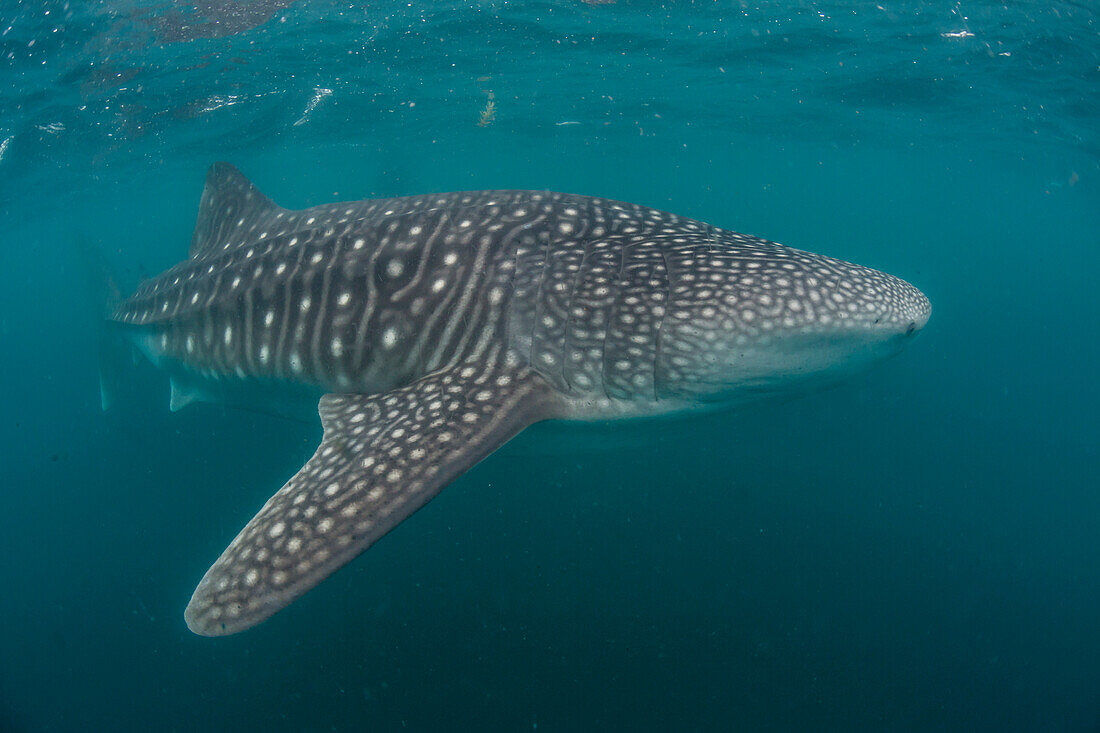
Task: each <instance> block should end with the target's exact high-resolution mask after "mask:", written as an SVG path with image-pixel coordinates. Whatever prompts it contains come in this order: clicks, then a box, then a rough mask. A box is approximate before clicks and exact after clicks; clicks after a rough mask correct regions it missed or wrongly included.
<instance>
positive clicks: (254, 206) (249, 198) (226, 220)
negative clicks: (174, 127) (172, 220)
mask: <svg viewBox="0 0 1100 733" xmlns="http://www.w3.org/2000/svg"><path fill="white" fill-rule="evenodd" d="M282 211H285V209H283V208H282V207H280V206H278V205H276V204H275V202H273V201H272V200H271V199H269V198H268V197H267V196H264V195H263V194H262V193H261V192H260V189H258V188H256V187H255V186H254V185H253V184H252V182H251V181H249V180H248V179H247V178H245V177H244V174H243V173H241V172H240V171H239V170H237V169H236V168H235V167H234V166H232V165H230V164H229V163H215V164H214V165H212V166H210V170H209V171H207V173H206V187H205V188H203V190H202V201H201V202H199V217H198V221H196V222H195V233H194V235H192V237H191V249H190V251H189V252H188V254H189V255H190V256H191V257H194V256H195V255H198V254H200V253H202V252H205V251H207V250H212V249H229V248H231V247H232V246H234V245H237V244H241V243H242V242H244V241H246V240H247V239H250V238H249V237H247V236H245V235H247V234H249V233H251V231H252V228H253V227H256V226H258V225H260V224H261V223H264V222H266V220H267V219H268V218H269V217H272V216H274V215H276V214H278V213H279V212H282ZM238 233H239V235H238Z"/></svg>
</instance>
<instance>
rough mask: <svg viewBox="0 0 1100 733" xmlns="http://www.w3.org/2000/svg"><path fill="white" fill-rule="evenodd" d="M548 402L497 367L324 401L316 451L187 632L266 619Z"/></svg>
mask: <svg viewBox="0 0 1100 733" xmlns="http://www.w3.org/2000/svg"><path fill="white" fill-rule="evenodd" d="M552 395H553V392H552V390H550V389H549V388H548V387H547V385H546V383H545V382H544V381H543V380H542V379H541V378H540V377H538V376H537V375H535V374H533V373H532V372H530V371H529V370H528V369H527V368H526V367H523V366H515V365H512V364H510V363H509V362H508V361H507V360H506V359H504V358H500V359H497V360H494V361H493V362H491V363H484V362H480V363H464V364H460V365H458V366H455V367H453V368H451V369H449V370H447V371H441V372H437V373H434V374H431V375H429V376H427V377H424V378H423V379H421V380H420V381H418V382H415V383H413V384H411V385H409V386H407V387H403V388H400V389H396V390H393V391H391V392H386V393H383V394H378V395H370V396H367V395H358V394H329V395H325V396H324V397H322V398H321V403H320V413H321V423H322V425H323V427H324V438H323V439H322V441H321V445H320V446H319V447H318V448H317V452H316V453H314V454H313V457H312V458H311V459H310V460H309V461H308V462H307V463H306V464H305V465H304V466H303V467H302V469H301V470H300V471H298V473H297V474H295V475H294V477H293V478H291V479H290V481H288V482H287V484H286V485H285V486H284V487H283V488H282V489H280V490H279V492H278V493H277V494H275V495H274V496H273V497H271V499H269V500H268V502H267V503H266V504H265V505H264V507H263V508H262V509H261V510H260V512H259V513H258V514H257V515H256V516H255V517H253V518H252V520H251V521H250V522H249V523H248V525H247V526H245V528H244V529H243V530H242V531H241V533H240V534H239V535H237V537H236V539H234V540H233V542H232V543H231V544H230V545H229V547H228V548H226V550H225V552H224V553H222V556H221V557H220V558H218V561H217V562H215V563H214V565H213V566H212V567H211V568H210V570H208V571H207V573H206V575H205V576H204V577H203V579H202V581H201V582H200V583H199V585H198V587H197V588H196V589H195V593H194V595H193V596H192V597H191V602H190V604H188V606H187V610H186V612H185V614H184V615H185V618H186V620H187V625H188V626H189V627H190V629H191V630H192V631H194V632H195V633H197V634H202V635H205V636H219V635H223V634H232V633H235V632H237V631H241V630H243V629H246V628H249V627H250V626H253V625H255V624H257V623H259V622H260V621H263V620H264V619H266V618H267V617H268V616H270V615H271V614H273V613H275V612H276V611H278V610H279V609H281V608H283V607H284V606H286V605H288V604H289V603H291V602H292V601H293V600H295V599H296V598H298V597H299V596H300V595H302V594H303V593H305V592H306V591H307V590H309V589H310V588H312V587H313V586H314V585H316V584H317V583H319V582H320V581H321V580H323V579H324V578H325V577H326V576H328V575H329V574H330V573H332V572H333V571H335V570H336V569H338V568H339V567H341V566H342V565H344V564H345V563H346V562H348V561H349V560H351V559H352V558H354V557H355V556H356V555H358V554H359V553H360V552H362V551H363V550H365V549H367V548H368V547H370V545H371V544H373V543H374V542H375V541H376V540H377V539H378V538H379V537H381V536H382V535H384V534H385V533H386V532H388V531H390V530H391V529H393V528H394V527H395V526H397V524H398V523H400V522H401V521H402V520H404V519H405V518H406V517H408V516H409V515H410V514H412V513H413V512H415V511H416V510H417V509H419V508H420V507H422V506H424V504H426V503H427V502H428V500H430V499H431V498H432V497H433V496H435V495H436V494H437V493H439V491H440V490H441V489H442V488H443V487H444V486H445V485H447V483H449V482H450V481H451V480H452V479H454V478H455V477H456V476H458V475H459V474H461V473H463V472H464V471H466V470H467V469H469V468H470V467H471V466H473V465H474V464H475V463H477V462H478V461H480V460H481V459H482V458H484V457H485V456H487V455H489V454H490V453H492V452H493V451H494V450H495V449H496V448H498V447H499V446H500V445H501V444H503V443H504V442H505V441H507V440H508V439H509V438H511V437H513V436H514V435H516V434H517V433H518V432H519V431H521V430H522V429H523V428H524V427H526V426H527V425H529V424H530V423H532V422H535V421H537V420H540V419H543V418H544V417H547V416H549V415H550V412H551V410H552V405H553V397H552Z"/></svg>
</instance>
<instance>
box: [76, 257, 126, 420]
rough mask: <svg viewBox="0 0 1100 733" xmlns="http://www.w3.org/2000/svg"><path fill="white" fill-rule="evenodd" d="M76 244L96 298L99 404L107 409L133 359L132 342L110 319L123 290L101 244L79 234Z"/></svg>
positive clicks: (120, 300) (79, 258)
mask: <svg viewBox="0 0 1100 733" xmlns="http://www.w3.org/2000/svg"><path fill="white" fill-rule="evenodd" d="M74 246H75V249H76V252H77V256H78V260H79V261H80V263H81V264H82V269H83V271H84V275H85V279H86V281H87V286H88V292H89V293H91V294H92V296H93V297H94V299H95V308H96V310H95V313H96V360H97V362H98V367H99V405H100V407H101V408H102V409H103V411H104V412H106V411H107V410H109V409H111V406H112V405H113V404H114V402H115V396H116V395H117V394H118V391H119V386H120V385H121V384H122V377H121V376H120V375H121V373H122V371H123V370H124V369H125V366H126V364H127V363H128V361H129V359H130V346H129V344H128V342H127V341H126V339H125V337H124V336H123V334H122V333H121V332H120V331H119V330H118V329H117V328H113V327H112V324H111V322H110V318H111V315H112V314H113V313H114V312H115V309H116V308H117V307H118V305H119V303H121V302H122V290H121V289H120V288H119V286H118V280H117V279H116V278H115V276H114V273H113V272H112V271H111V268H110V267H109V266H108V264H107V260H106V259H105V258H104V257H103V253H102V252H101V251H100V250H99V248H98V247H96V246H95V245H94V244H92V243H91V242H89V241H88V240H86V239H83V238H78V239H77V240H76V241H75V243H74Z"/></svg>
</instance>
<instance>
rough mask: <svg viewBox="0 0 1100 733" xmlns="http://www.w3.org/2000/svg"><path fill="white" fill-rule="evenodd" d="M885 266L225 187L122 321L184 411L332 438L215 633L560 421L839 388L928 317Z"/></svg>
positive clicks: (262, 613)
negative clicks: (284, 423)
mask: <svg viewBox="0 0 1100 733" xmlns="http://www.w3.org/2000/svg"><path fill="white" fill-rule="evenodd" d="M929 314H930V305H929V301H928V299H927V298H926V297H925V296H924V295H923V294H922V293H921V291H920V290H918V289H917V288H915V287H914V286H912V285H910V284H909V283H907V282H905V281H903V280H901V279H899V278H897V277H894V276H892V275H888V274H886V273H883V272H879V271H877V270H873V269H869V268H866V267H861V266H859V265H855V264H851V263H848V262H844V261H842V260H838V259H834V258H831V257H826V256H822V255H817V254H811V253H809V252H804V251H801V250H797V249H792V248H790V247H786V246H783V245H780V244H776V243H775V242H771V241H768V240H765V239H760V238H758V237H754V236H749V235H746V234H739V233H737V232H733V231H729V230H725V229H721V228H718V227H716V226H712V225H710V224H706V223H704V222H701V221H696V220H693V219H689V218H684V217H681V216H676V215H674V214H670V213H665V212H662V211H658V210H655V209H651V208H647V207H645V206H639V205H635V204H629V203H624V202H620V201H612V200H608V199H603V198H596V197H590V196H581V195H574V194H566V193H554V192H549V191H513V190H501V191H470V192H459V193H442V194H429V195H420V196H409V197H402V198H388V199H369V200H364V201H358V202H351V203H336V204H327V205H322V206H314V207H311V208H307V209H301V210H291V209H285V208H282V207H280V206H278V205H277V204H275V203H274V202H273V201H271V200H270V199H269V198H268V197H267V196H265V195H264V194H263V193H261V192H260V190H259V189H258V188H257V187H256V186H254V185H253V184H252V183H251V182H250V181H249V180H247V179H246V178H245V177H244V176H243V175H242V174H241V173H240V172H239V171H238V170H237V169H236V168H234V167H233V166H231V165H229V164H227V163H216V164H214V165H213V166H212V167H211V168H210V170H209V172H208V174H207V177H206V184H205V188H204V190H203V192H202V198H201V201H200V205H199V212H198V219H197V223H196V225H195V230H194V234H193V236H192V239H191V247H190V252H189V257H188V258H187V259H186V260H185V261H183V262H181V263H180V264H178V265H176V266H174V267H172V268H171V269H169V270H167V271H166V272H164V273H163V274H161V275H159V276H157V277H155V278H153V279H151V280H148V281H146V282H144V283H143V284H141V285H140V286H139V287H138V289H137V291H136V292H135V293H134V294H133V295H132V296H130V297H129V298H128V299H126V300H124V301H122V302H121V303H120V304H118V305H117V307H116V308H115V309H114V310H113V312H112V313H111V315H110V317H109V319H108V321H109V323H110V325H111V327H112V329H117V330H120V331H121V332H122V334H123V335H124V336H125V338H126V339H127V340H128V341H129V342H131V343H132V344H133V345H134V346H135V347H136V348H137V350H139V351H140V352H141V353H143V354H144V355H145V356H147V357H148V359H149V360H150V361H152V362H153V364H155V365H156V366H157V367H160V368H162V369H164V370H165V371H167V372H168V374H169V378H170V380H171V385H172V398H171V406H172V408H173V409H178V408H180V407H183V406H184V405H186V404H187V403H189V402H190V401H192V400H195V399H203V400H225V401H228V402H233V401H234V400H240V399H242V398H241V397H240V396H241V395H247V400H246V401H247V402H250V403H257V402H258V403H259V404H272V405H274V404H276V403H277V402H279V401H281V400H285V399H290V400H292V401H298V402H301V401H306V402H307V403H308V404H310V405H315V406H316V409H317V412H318V413H319V414H320V420H321V425H322V428H323V437H322V440H321V443H320V445H319V446H318V447H317V450H316V452H315V453H314V454H313V456H312V457H311V458H310V459H309V460H308V461H307V462H306V463H305V464H304V465H303V466H302V467H301V468H300V470H298V472H297V473H295V474H294V475H293V476H291V477H290V479H289V480H288V481H287V482H286V484H285V485H284V486H283V487H282V488H281V489H279V490H278V491H277V492H276V493H275V494H274V495H273V496H272V497H271V498H270V499H269V500H268V501H267V502H266V503H265V504H264V505H263V507H262V508H261V509H260V510H259V512H258V513H257V514H256V515H255V516H254V517H253V518H252V519H251V520H250V521H249V522H248V523H247V525H246V526H245V527H244V528H243V529H242V530H241V531H240V533H239V534H238V535H237V536H236V538H235V539H233V540H232V542H230V543H229V546H228V547H227V548H226V550H225V551H224V552H223V553H222V555H221V556H220V557H219V558H218V559H217V560H216V561H215V562H214V564H213V565H212V566H211V567H210V569H209V570H208V571H207V572H206V574H205V575H204V576H203V578H202V579H201V581H200V582H199V584H198V586H197V587H196V589H195V591H194V594H193V595H192V597H191V600H190V603H189V604H188V605H187V608H186V610H185V612H184V618H185V620H186V623H187V625H188V627H189V628H190V629H191V630H192V631H193V632H195V633H197V634H201V635H207V636H219V635H225V634H232V633H236V632H238V631H241V630H244V629H247V628H249V627H252V626H254V625H256V624H258V623H259V622H261V621H263V620H264V619H266V618H268V617H269V616H271V615H272V614H273V613H275V612H276V611H278V610H280V609H282V608H284V607H285V606H287V605H288V604H290V603H291V602H292V601H294V600H295V599H297V598H298V597H299V596H301V595H302V594H303V593H305V592H306V591H307V590H309V589H310V588H312V587H313V586H315V585H316V584H317V583H319V582H320V581H321V580H323V579H324V578H325V577H327V576H328V575H330V574H331V573H332V572H334V571H335V570H337V569H338V568H340V567H341V566H343V565H344V564H345V563H347V562H348V561H350V560H351V559H352V558H354V557H355V556H356V555H358V554H359V553H361V552H363V551H364V550H365V549H367V548H368V547H369V546H371V545H372V544H373V543H374V542H376V541H377V540H378V539H379V538H380V537H382V536H383V535H384V534H386V533H387V532H388V531H389V530H391V529H392V528H393V527H395V526H396V525H397V524H398V523H400V522H401V521H403V520H404V519H406V518H408V517H409V516H410V515H411V514H412V513H413V512H415V511H416V510H417V509H419V508H420V507H422V506H424V504H426V503H427V502H428V501H429V500H430V499H431V498H432V497H434V496H435V495H436V494H437V493H439V491H440V490H441V489H442V488H443V487H444V486H446V485H447V484H448V483H450V482H451V481H452V480H453V479H455V478H456V477H457V476H459V475H461V474H462V473H464V472H465V471H467V470H468V469H470V468H471V467H472V466H474V465H475V464H476V463H478V462H479V461H481V460H482V459H484V458H485V457H487V456H488V455H489V454H490V453H492V452H493V451H494V450H496V449H497V448H498V447H500V446H501V445H502V444H503V443H504V442H505V441H507V440H509V439H511V438H512V437H514V436H515V435H516V434H517V433H519V432H520V431H522V430H523V429H524V428H526V427H527V426H529V425H531V424H533V423H536V422H539V421H544V420H574V421H586V420H587V421H609V420H619V419H629V418H644V417H654V416H663V415H674V414H680V413H691V412H692V411H698V410H714V409H722V408H728V407H731V406H734V405H737V404H740V403H743V402H746V401H749V400H756V399H760V398H764V397H768V396H771V395H785V394H791V393H796V392H800V391H806V390H810V389H816V388H820V387H822V386H826V385H829V384H832V383H835V382H837V381H838V380H840V379H842V378H843V377H845V376H847V375H849V374H851V373H853V372H855V371H858V370H859V369H861V368H863V367H866V366H868V365H870V364H872V363H875V362H878V361H881V360H883V359H885V358H887V357H889V356H892V355H894V354H896V353H898V352H899V351H900V350H901V349H902V348H903V347H904V346H905V344H907V343H908V342H909V341H910V340H911V339H912V337H913V336H914V334H916V333H917V332H918V331H919V330H920V329H921V328H922V327H923V326H924V325H925V323H926V322H927V321H928V317H929Z"/></svg>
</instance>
